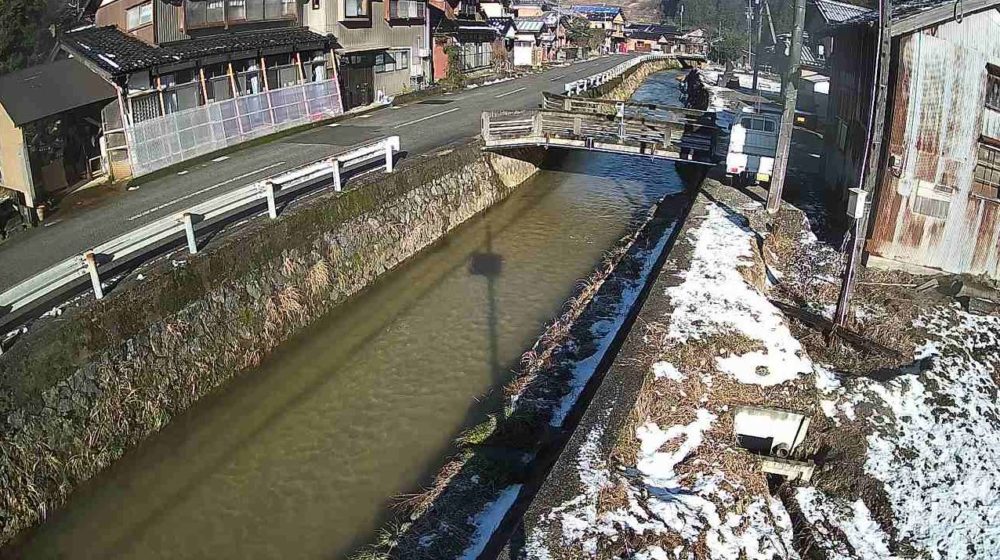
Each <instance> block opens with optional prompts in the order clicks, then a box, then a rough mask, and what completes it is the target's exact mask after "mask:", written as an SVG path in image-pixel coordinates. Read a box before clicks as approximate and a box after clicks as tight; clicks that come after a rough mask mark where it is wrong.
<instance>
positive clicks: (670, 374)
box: [653, 362, 684, 381]
mask: <svg viewBox="0 0 1000 560" xmlns="http://www.w3.org/2000/svg"><path fill="white" fill-rule="evenodd" d="M653 375H654V376H655V377H656V378H657V379H669V380H670V381H684V374H683V373H681V372H680V370H678V369H677V368H676V367H675V366H674V364H672V363H670V362H656V363H655V364H653Z"/></svg>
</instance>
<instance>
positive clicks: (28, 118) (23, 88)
mask: <svg viewBox="0 0 1000 560" xmlns="http://www.w3.org/2000/svg"><path fill="white" fill-rule="evenodd" d="M115 95H116V93H115V88H114V87H113V86H112V85H111V84H109V83H108V82H106V81H104V78H101V77H100V76H98V75H97V74H95V73H93V72H91V71H90V69H89V68H87V67H86V66H84V65H83V64H80V63H79V62H78V61H77V60H76V59H65V60H57V61H56V62H51V63H49V64H42V65H40V66H32V67H31V68H25V69H24V70H18V71H17V72H11V73H10V74H5V75H3V76H0V104H2V105H3V108H4V110H5V111H7V114H8V115H9V116H10V119H11V120H12V121H14V124H15V125H16V126H21V125H23V124H25V123H29V122H32V121H37V120H39V119H43V118H45V117H49V116H52V115H56V114H59V113H62V112H63V111H69V110H70V109H76V108H77V107H83V106H85V105H90V104H91V103H97V102H99V101H107V100H109V99H114V98H115Z"/></svg>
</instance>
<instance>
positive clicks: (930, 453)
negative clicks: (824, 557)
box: [797, 308, 1000, 559]
mask: <svg viewBox="0 0 1000 560" xmlns="http://www.w3.org/2000/svg"><path fill="white" fill-rule="evenodd" d="M918 326H920V327H922V328H924V329H926V331H927V333H928V338H929V340H928V343H927V344H926V345H925V346H924V347H923V348H921V349H919V350H918V353H917V356H916V357H915V358H917V359H922V358H928V359H929V360H930V363H931V365H930V368H929V369H927V370H926V371H923V372H920V373H916V372H909V373H906V372H904V374H903V375H900V376H899V377H896V378H894V379H892V380H890V381H886V382H878V381H873V380H870V379H858V380H855V381H853V382H852V383H850V384H848V386H846V387H845V386H841V385H840V383H832V382H830V380H829V378H828V376H827V374H828V372H825V373H824V374H823V375H818V376H817V386H819V387H821V388H822V389H824V390H825V393H824V394H825V395H826V396H832V397H833V400H831V401H823V403H824V404H823V409H824V412H825V413H827V415H829V416H832V417H834V418H835V419H838V418H839V417H840V416H841V415H842V416H843V418H846V419H847V420H852V419H854V418H855V417H857V418H858V420H859V421H860V422H863V423H864V425H865V426H867V427H868V428H870V431H871V434H870V435H869V436H868V453H867V456H866V459H865V464H864V468H865V472H866V473H868V474H870V475H871V476H873V477H874V478H876V479H878V480H879V481H881V482H882V483H883V486H884V488H885V491H886V494H887V496H888V499H889V502H890V505H891V508H892V512H893V517H894V526H895V528H896V530H897V532H898V540H899V541H900V542H905V543H908V544H910V545H912V546H913V547H914V548H916V549H917V550H918V551H921V552H922V553H924V554H926V555H927V557H929V558H934V559H938V558H941V559H944V558H955V559H958V558H1000V406H998V404H997V382H996V379H997V378H998V377H1000V352H998V349H1000V317H996V316H985V317H984V316H976V315H971V314H969V313H965V312H963V311H961V310H960V309H957V308H938V309H936V310H933V311H931V312H929V313H928V314H926V315H924V317H923V318H922V319H921V320H920V321H919V322H918ZM861 403H868V404H871V405H874V408H871V407H868V408H867V409H862V408H860V407H858V406H857V405H859V404H861ZM862 410H871V412H862ZM797 498H798V501H799V502H800V505H801V506H802V508H803V512H804V513H805V514H806V516H807V517H809V518H810V521H813V518H817V519H823V520H825V522H826V525H830V526H835V527H838V528H840V530H841V531H843V532H844V534H845V535H846V537H847V540H848V541H849V542H850V543H851V545H852V547H854V548H855V549H857V550H858V551H859V552H857V553H856V554H855V555H854V556H851V555H849V554H847V553H843V552H837V550H841V549H842V548H843V547H840V548H838V544H837V543H836V542H833V544H830V543H828V546H830V547H832V549H833V551H834V553H835V554H834V555H833V556H831V557H832V558H888V557H889V556H886V555H883V554H882V551H887V550H888V549H885V548H884V547H882V546H881V544H880V543H882V541H884V540H885V538H884V535H879V534H878V533H879V532H881V529H878V530H876V529H877V528H875V527H873V526H872V523H871V521H870V516H868V515H867V514H866V512H867V508H864V504H861V505H859V503H857V502H856V503H853V504H852V503H847V502H845V501H844V500H840V499H836V498H833V497H830V496H826V495H823V494H822V493H821V492H819V491H817V490H814V489H812V488H807V489H803V490H800V493H799V495H798V496H797ZM862 508H864V509H863V510H862ZM861 550H867V551H870V552H868V553H861V552H860V551H861Z"/></svg>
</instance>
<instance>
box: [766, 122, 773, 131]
mask: <svg viewBox="0 0 1000 560" xmlns="http://www.w3.org/2000/svg"><path fill="white" fill-rule="evenodd" d="M764 132H774V121H764Z"/></svg>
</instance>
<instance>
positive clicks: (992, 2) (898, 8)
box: [842, 0, 1000, 35]
mask: <svg viewBox="0 0 1000 560" xmlns="http://www.w3.org/2000/svg"><path fill="white" fill-rule="evenodd" d="M945 6H954V9H948V10H946V11H945V13H943V14H942V16H943V17H942V18H940V21H946V20H948V19H952V18H954V17H955V15H957V14H960V13H961V11H960V10H961V9H962V8H961V3H957V4H956V3H955V1H954V0H896V1H894V2H892V25H893V35H895V34H896V33H895V27H896V25H897V24H900V23H902V22H905V21H906V20H908V19H911V18H915V17H917V16H919V15H921V14H923V13H924V12H927V11H930V10H933V9H935V8H941V7H945ZM991 7H1000V0H986V2H984V3H979V4H977V11H982V10H985V9H989V8H991ZM966 13H968V12H966ZM877 20H878V10H864V11H862V12H861V13H860V14H858V15H856V16H854V17H852V18H850V19H848V20H845V21H843V22H842V24H843V25H845V26H847V25H855V24H858V23H868V22H873V21H877ZM938 23H939V22H938Z"/></svg>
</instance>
